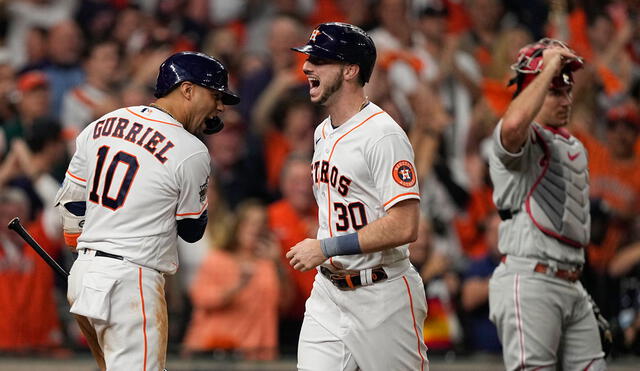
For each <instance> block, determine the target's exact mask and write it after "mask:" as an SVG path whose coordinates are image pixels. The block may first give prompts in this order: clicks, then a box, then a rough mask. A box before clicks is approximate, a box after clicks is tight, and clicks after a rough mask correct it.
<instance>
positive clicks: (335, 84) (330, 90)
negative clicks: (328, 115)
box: [318, 68, 342, 105]
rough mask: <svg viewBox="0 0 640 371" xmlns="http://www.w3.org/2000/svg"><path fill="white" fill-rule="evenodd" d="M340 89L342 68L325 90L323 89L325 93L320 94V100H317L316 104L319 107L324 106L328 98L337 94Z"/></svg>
mask: <svg viewBox="0 0 640 371" xmlns="http://www.w3.org/2000/svg"><path fill="white" fill-rule="evenodd" d="M341 87H342V68H341V69H340V71H339V72H338V73H337V74H336V76H335V78H334V79H333V81H331V83H329V84H328V85H327V88H326V89H325V91H324V92H323V93H322V95H321V96H320V99H318V103H319V104H320V105H324V104H325V103H326V102H327V100H329V98H331V96H332V95H333V94H334V93H335V92H337V91H338V90H340V88H341Z"/></svg>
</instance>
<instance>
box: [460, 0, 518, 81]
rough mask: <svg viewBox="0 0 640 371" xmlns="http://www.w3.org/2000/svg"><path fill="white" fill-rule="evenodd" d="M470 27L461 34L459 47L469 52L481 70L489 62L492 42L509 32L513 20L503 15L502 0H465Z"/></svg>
mask: <svg viewBox="0 0 640 371" xmlns="http://www.w3.org/2000/svg"><path fill="white" fill-rule="evenodd" d="M464 4H465V9H466V11H467V15H468V17H469V21H470V23H471V24H470V28H469V29H468V31H467V32H466V33H465V34H463V35H462V40H461V48H462V49H463V50H465V51H466V52H468V53H469V54H471V55H472V56H473V57H474V58H475V60H476V63H478V64H479V65H480V68H482V70H483V71H486V68H487V67H488V66H489V65H490V64H491V61H492V59H493V55H492V54H491V51H492V50H493V47H494V46H493V44H494V43H495V42H496V40H497V39H498V36H499V34H500V33H503V32H509V28H510V27H511V26H513V24H514V23H515V20H514V19H513V18H512V17H507V16H505V9H504V6H503V3H502V0H465V1H464Z"/></svg>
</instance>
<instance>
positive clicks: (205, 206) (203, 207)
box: [176, 202, 209, 216]
mask: <svg viewBox="0 0 640 371" xmlns="http://www.w3.org/2000/svg"><path fill="white" fill-rule="evenodd" d="M208 205H209V202H205V203H204V205H202V208H200V211H196V212H195V213H182V214H176V216H187V215H200V214H202V212H203V211H204V209H206V208H207V206H208Z"/></svg>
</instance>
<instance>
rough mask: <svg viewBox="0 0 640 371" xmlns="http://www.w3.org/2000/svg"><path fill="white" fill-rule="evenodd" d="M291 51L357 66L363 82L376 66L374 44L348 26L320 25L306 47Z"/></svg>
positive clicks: (365, 34)
mask: <svg viewBox="0 0 640 371" xmlns="http://www.w3.org/2000/svg"><path fill="white" fill-rule="evenodd" d="M291 49H292V50H295V51H297V52H300V53H304V54H308V55H310V56H313V57H317V58H323V59H330V60H334V61H339V62H346V63H351V64H357V65H358V66H360V74H361V77H362V82H363V83H366V82H369V78H370V77H371V73H372V72H373V65H374V64H376V45H375V44H374V43H373V40H372V39H371V37H370V36H369V35H367V33H366V32H364V31H363V30H362V29H361V28H360V27H357V26H354V25H351V24H348V23H340V22H331V23H323V24H321V25H319V26H318V27H316V29H315V30H313V32H312V33H311V36H310V37H309V41H308V42H307V44H306V45H304V46H300V47H297V48H291Z"/></svg>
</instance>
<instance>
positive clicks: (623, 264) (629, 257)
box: [609, 243, 640, 277]
mask: <svg viewBox="0 0 640 371" xmlns="http://www.w3.org/2000/svg"><path fill="white" fill-rule="evenodd" d="M638 263H640V243H637V244H634V245H633V246H631V247H628V248H626V249H624V250H622V251H621V252H619V253H618V254H617V255H616V256H615V257H614V258H613V259H611V262H610V263H609V274H610V275H611V276H613V277H620V276H622V275H624V274H626V273H628V272H629V271H630V270H631V269H632V268H633V267H634V266H635V265H636V264H638Z"/></svg>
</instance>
